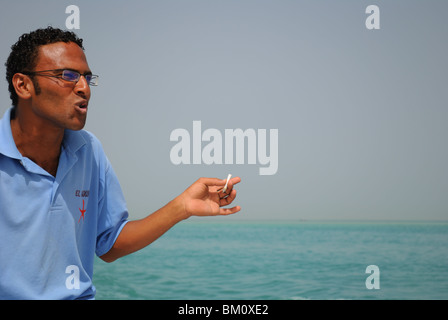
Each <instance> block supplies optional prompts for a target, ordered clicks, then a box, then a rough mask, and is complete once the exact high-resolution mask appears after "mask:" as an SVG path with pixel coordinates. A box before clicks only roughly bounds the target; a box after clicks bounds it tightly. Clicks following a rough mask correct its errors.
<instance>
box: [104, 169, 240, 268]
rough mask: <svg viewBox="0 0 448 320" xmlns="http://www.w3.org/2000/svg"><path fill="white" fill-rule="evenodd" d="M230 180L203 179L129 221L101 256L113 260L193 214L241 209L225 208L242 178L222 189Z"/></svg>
mask: <svg viewBox="0 0 448 320" xmlns="http://www.w3.org/2000/svg"><path fill="white" fill-rule="evenodd" d="M226 181H227V179H224V180H220V179H215V178H200V179H199V180H198V181H196V182H195V183H193V184H192V185H191V186H190V187H188V189H186V190H185V191H184V192H183V193H182V194H181V195H179V196H178V197H176V198H175V199H173V200H172V201H170V202H169V203H168V204H167V205H165V206H164V207H162V208H160V209H159V210H157V211H155V212H154V213H152V214H150V215H149V216H147V217H146V218H143V219H141V220H135V221H129V222H128V223H127V224H126V225H125V226H124V227H123V229H122V230H121V232H120V235H119V236H118V238H117V240H116V241H115V243H114V245H113V247H112V249H110V250H109V252H107V253H106V254H104V255H102V256H101V259H103V260H104V261H106V262H112V261H114V260H116V259H118V258H120V257H123V256H125V255H127V254H130V253H132V252H135V251H137V250H140V249H142V248H144V247H146V246H147V245H149V244H150V243H152V242H154V241H155V240H156V239H158V238H159V237H160V236H161V235H163V234H164V233H165V232H167V231H168V230H169V229H170V228H172V227H173V226H174V225H175V224H176V223H178V222H180V221H182V220H185V219H187V218H189V217H191V216H217V215H228V214H233V213H236V212H238V211H240V210H241V208H240V207H239V206H236V207H233V208H222V207H223V206H227V205H229V204H231V203H232V201H233V200H234V199H235V197H236V190H234V189H233V186H234V185H235V184H237V183H239V182H240V181H241V179H240V178H239V177H236V178H232V179H230V180H229V182H228V184H227V190H226V192H225V193H224V192H222V188H223V187H224V186H225V184H226Z"/></svg>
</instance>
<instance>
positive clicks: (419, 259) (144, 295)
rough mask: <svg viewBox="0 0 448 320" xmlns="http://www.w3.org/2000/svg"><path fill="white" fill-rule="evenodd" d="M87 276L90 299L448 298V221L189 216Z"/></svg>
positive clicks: (96, 266) (99, 264)
mask: <svg viewBox="0 0 448 320" xmlns="http://www.w3.org/2000/svg"><path fill="white" fill-rule="evenodd" d="M369 265H375V266H377V267H378V270H379V278H377V279H376V280H375V281H376V283H379V289H367V287H366V279H367V278H368V277H369V276H370V273H366V268H367V266H369ZM377 280H378V281H379V282H378V281H377ZM93 281H94V284H95V286H96V289H97V295H96V299H97V300H102V299H148V300H190V299H191V300H193V299H194V300H209V299H216V300H254V299H255V300H258V299H263V300H279V299H281V300H302V299H311V300H316V299H319V300H321V299H324V300H326V299H348V300H350V299H355V300H358V299H381V300H382V299H419V300H420V299H423V300H426V299H448V222H354V221H351V222H315V221H314V222H313V221H289V222H273V221H271V222H241V221H230V222H225V221H222V220H220V221H218V222H216V221H213V220H212V219H211V220H209V219H205V221H192V222H191V221H186V222H182V223H180V224H178V225H176V226H175V227H174V228H173V229H171V230H170V231H168V232H167V233H166V234H165V235H164V236H163V237H162V238H160V239H159V240H157V241H156V242H155V243H153V244H152V245H150V246H148V247H147V248H145V249H143V250H141V251H139V252H137V253H134V254H132V255H129V256H127V257H123V258H121V259H120V260H117V261H115V262H113V263H111V264H107V263H105V262H103V261H101V260H100V259H97V260H96V262H95V272H94V279H93Z"/></svg>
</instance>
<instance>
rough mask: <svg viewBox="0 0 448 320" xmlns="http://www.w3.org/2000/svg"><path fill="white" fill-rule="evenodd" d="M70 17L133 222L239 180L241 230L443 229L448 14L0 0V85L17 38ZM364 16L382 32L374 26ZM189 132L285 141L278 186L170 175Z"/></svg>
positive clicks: (190, 168)
mask: <svg viewBox="0 0 448 320" xmlns="http://www.w3.org/2000/svg"><path fill="white" fill-rule="evenodd" d="M70 4H75V5H78V6H79V8H80V11H81V20H80V23H81V24H80V27H81V28H80V30H78V31H76V32H77V34H78V35H79V36H81V37H82V38H84V41H85V47H86V55H87V58H88V61H89V64H90V67H91V69H92V70H93V71H94V73H97V74H99V75H100V86H98V87H96V88H93V89H92V90H93V96H92V99H91V103H90V105H89V116H88V123H87V126H86V129H87V130H89V131H91V132H93V133H94V134H95V135H96V136H97V137H98V138H99V139H100V140H101V141H102V143H103V146H104V149H105V150H106V153H107V154H108V157H109V159H110V161H111V162H112V164H113V166H114V169H115V171H116V172H117V175H118V176H119V178H120V182H121V185H122V187H123V190H124V193H125V196H126V199H127V202H128V207H129V210H130V214H131V217H133V218H138V217H143V216H145V215H147V214H149V213H151V212H152V211H154V210H156V209H158V208H159V207H160V206H162V205H164V204H165V203H166V202H168V201H169V200H171V199H172V198H173V197H175V196H176V195H177V194H179V193H180V192H182V191H183V190H184V189H185V188H186V187H187V186H188V185H189V184H191V183H192V182H193V181H194V180H196V179H197V178H198V177H200V176H216V177H222V178H225V177H226V176H227V174H228V173H232V174H233V175H234V176H236V175H238V176H240V177H241V178H242V179H243V182H242V183H241V184H240V185H239V186H238V192H239V194H238V197H237V200H236V204H238V205H241V207H242V212H240V213H239V214H238V215H237V216H235V217H233V218H232V219H420V220H425V219H430V220H441V219H444V220H446V219H447V218H448V200H447V196H448V170H447V163H448V148H447V138H448V125H447V123H448V121H447V120H448V110H447V109H448V108H447V100H448V99H447V84H448V81H447V74H448V72H447V71H448V62H447V59H446V57H447V56H448V41H447V36H448V25H447V24H446V13H447V12H448V2H446V1H435V0H434V1H409V0H408V1H404V0H395V1H359V0H350V1H323V0H313V1H299V0H295V1H292V0H290V1H286V0H276V1H266V0H239V1H236V0H225V1H224V0H214V1H210V0H202V1H199V0H182V1H181V0H171V1H166V0H163V1H162V0H157V1H135V0H129V1H49V0H45V1H4V0H2V1H1V2H0V7H1V11H0V39H1V42H2V44H3V45H2V46H1V47H0V60H1V61H2V64H1V66H0V70H1V73H2V74H3V75H4V73H5V68H4V66H3V63H4V61H6V59H7V56H8V54H9V50H10V46H11V45H12V44H13V43H15V42H16V41H17V39H18V37H19V36H20V35H21V34H22V33H25V32H29V31H31V30H34V29H36V28H38V27H45V26H47V25H53V26H57V27H61V28H65V19H66V18H67V16H68V15H67V14H66V13H65V8H66V7H67V6H68V5H70ZM370 4H376V5H377V6H378V7H379V8H380V18H381V20H380V27H381V29H380V30H367V29H366V27H365V20H366V18H367V16H368V15H367V14H365V9H366V7H367V6H368V5H370ZM3 79H4V76H3ZM1 88H2V89H1V90H0V113H1V114H3V113H4V111H5V110H6V109H7V108H8V107H9V106H10V100H9V94H8V91H7V84H6V81H5V80H3V84H2V86H1ZM194 120H200V121H201V123H202V128H203V130H205V129H208V128H214V129H217V130H219V131H220V132H222V133H223V134H224V130H225V129H236V128H241V129H243V130H245V129H248V128H254V129H267V130H269V129H278V132H279V153H278V161H279V164H278V172H277V173H276V174H275V175H272V176H260V175H259V174H258V170H259V167H260V165H258V164H257V165H249V164H244V165H225V164H224V165H179V166H175V165H173V164H172V163H171V161H170V149H171V147H172V146H173V145H174V144H175V143H173V142H171V141H170V134H171V132H172V131H173V130H174V129H177V128H185V129H187V130H189V131H190V133H191V132H192V125H193V121H194Z"/></svg>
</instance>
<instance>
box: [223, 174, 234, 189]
mask: <svg viewBox="0 0 448 320" xmlns="http://www.w3.org/2000/svg"><path fill="white" fill-rule="evenodd" d="M231 177H232V175H231V174H230V173H229V175H228V176H227V181H226V185H225V186H224V188H223V189H222V192H223V193H225V192H226V191H227V184H228V183H229V180H230V178H231Z"/></svg>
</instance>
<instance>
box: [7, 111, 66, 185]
mask: <svg viewBox="0 0 448 320" xmlns="http://www.w3.org/2000/svg"><path fill="white" fill-rule="evenodd" d="M11 132H12V136H13V138H14V142H15V144H16V146H17V149H18V150H19V152H20V153H21V154H22V156H24V157H27V158H29V159H30V160H32V161H34V162H35V163H36V164H37V165H38V166H40V167H41V168H42V169H44V170H45V171H47V172H48V173H50V174H51V175H52V176H56V172H57V169H58V165H59V156H60V153H61V145H62V140H63V138H64V129H62V128H55V127H50V126H43V125H39V124H36V123H35V122H33V121H30V119H29V118H27V116H26V115H25V114H18V113H17V110H16V114H15V117H14V118H13V119H11Z"/></svg>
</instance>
